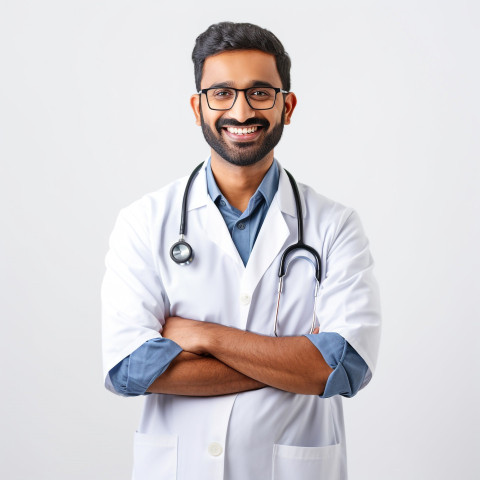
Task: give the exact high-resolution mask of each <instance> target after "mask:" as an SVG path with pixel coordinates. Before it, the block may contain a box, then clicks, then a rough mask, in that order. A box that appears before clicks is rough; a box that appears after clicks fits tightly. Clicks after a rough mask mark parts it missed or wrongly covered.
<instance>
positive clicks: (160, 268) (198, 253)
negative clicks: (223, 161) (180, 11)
mask: <svg viewBox="0 0 480 480" xmlns="http://www.w3.org/2000/svg"><path fill="white" fill-rule="evenodd" d="M185 185H186V178H184V179H181V180H178V181H176V182H174V183H173V184H171V185H169V186H167V187H165V188H162V189H161V190H159V191H157V192H155V193H153V194H150V195H146V196H145V197H143V198H142V199H140V200H139V201H137V202H135V203H134V204H132V205H131V206H129V207H128V208H126V209H124V210H122V211H121V212H120V215H119V217H118V220H117V223H116V225H115V228H114V231H113V233H112V235H111V239H110V251H109V253H108V254H107V259H106V264H107V271H106V274H105V278H104V282H103V287H102V304H103V312H102V313H103V349H104V375H105V385H106V387H107V388H108V389H110V390H112V391H113V387H112V384H111V382H110V379H109V376H108V372H109V370H110V369H111V368H112V367H114V366H115V365H116V364H117V363H118V362H120V361H121V360H122V359H123V358H125V357H126V356H128V355H129V354H130V353H132V352H133V351H134V350H135V349H136V348H138V347H139V346H140V345H142V344H143V343H144V342H145V341H147V340H149V339H152V338H157V337H159V336H160V335H161V330H162V325H163V323H164V319H165V318H167V317H168V316H171V315H176V316H181V317H185V318H190V319H195V320H202V321H209V322H216V323H220V324H223V325H229V326H233V327H236V328H240V329H244V330H249V331H251V332H255V333H259V334H263V335H273V322H274V313H275V304H276V298H277V283H278V276H277V272H278V266H279V261H280V256H281V253H282V252H283V250H284V249H285V248H286V247H287V246H288V245H290V244H292V243H294V242H296V240H297V219H296V209H295V200H294V196H293V192H292V188H291V186H290V183H289V180H288V177H287V176H286V174H285V172H284V171H283V169H281V168H280V180H279V187H278V191H277V194H276V195H275V198H274V199H273V202H272V204H271V206H270V208H269V210H268V213H267V216H266V218H265V220H264V223H263V226H262V228H261V231H260V233H259V235H258V237H257V240H256V243H255V246H254V248H253V250H252V253H251V255H250V259H249V261H248V264H247V265H246V266H244V265H243V263H242V260H241V258H240V256H239V254H238V252H237V250H236V248H235V245H234V243H233V241H232V239H231V237H230V234H229V232H228V229H227V227H226V225H225V222H224V220H223V218H222V216H221V214H220V212H219V211H218V209H217V207H216V206H215V204H214V203H213V202H212V201H211V199H210V197H209V195H208V192H207V187H206V177H205V168H202V169H201V170H200V173H199V175H198V176H197V178H196V179H195V181H194V182H193V184H192V187H191V190H190V195H189V201H188V224H187V235H186V240H187V241H188V242H189V243H190V244H191V245H192V247H193V249H194V251H195V258H194V261H193V262H192V263H191V264H190V265H188V266H179V265H177V264H175V263H174V262H173V261H172V260H171V258H170V255H169V250H170V247H171V245H172V244H173V243H174V242H175V241H176V240H177V239H178V227H179V221H180V207H181V204H182V197H183V192H184V189H185ZM299 189H300V196H301V199H302V205H303V212H304V213H303V215H304V231H305V234H304V237H305V241H306V243H308V244H310V245H312V246H313V247H314V248H316V249H317V250H318V252H319V253H320V256H321V258H322V262H323V266H322V278H323V281H322V284H321V289H320V297H319V299H318V301H317V318H318V321H319V324H320V330H321V331H328V332H337V333H339V334H340V335H342V336H343V337H344V338H345V339H346V340H347V341H348V342H349V343H350V344H351V345H352V346H353V347H354V348H355V349H356V350H357V352H358V353H359V354H360V355H361V356H362V358H363V359H364V360H365V362H366V363H367V365H368V367H369V371H368V374H367V377H366V380H365V382H364V385H366V384H367V383H368V382H369V381H370V378H371V375H372V372H373V371H374V368H375V362H376V358H377V351H378V343H379V335H380V314H379V298H378V292H377V285H376V282H375V280H374V278H373V276H372V264H373V262H372V258H371V255H370V252H369V249H368V241H367V239H366V237H365V236H364V233H363V230H362V227H361V225H360V223H359V220H358V217H357V215H356V213H355V212H354V211H352V210H351V209H349V208H346V207H344V206H342V205H339V204H338V203H335V202H333V201H331V200H329V199H327V198H325V197H323V196H321V195H318V194H317V193H315V192H314V191H313V190H312V189H311V188H309V187H307V186H304V185H301V184H299ZM300 254H301V255H302V256H308V254H305V253H300ZM313 289H314V270H313V266H312V265H311V263H310V262H309V261H305V260H304V259H303V260H299V259H296V260H292V261H291V262H290V264H289V269H288V275H287V277H286V280H285V283H284V293H283V296H282V301H281V307H280V314H279V334H280V335H283V336H287V335H301V334H305V333H308V330H309V327H310V321H311V314H312V309H313ZM159 332H160V333H159ZM313 368H315V365H312V369H313ZM133 478H134V479H135V480H153V479H155V480H163V479H165V480H167V479H168V480H171V479H179V480H191V479H196V480H203V479H205V480H217V479H218V480H220V479H226V480H246V479H248V480H257V479H258V480H265V479H274V480H292V479H300V480H312V479H327V480H340V479H342V480H343V479H346V478H347V470H346V450H345V433H344V424H343V413H342V399H341V397H340V396H335V397H332V398H328V399H322V398H320V397H318V396H315V395H297V394H293V393H288V392H284V391H280V390H277V389H274V388H270V387H267V388H263V389H260V390H256V391H251V392H244V393H239V394H234V395H225V396H218V397H207V398H197V397H182V396H175V395H156V394H153V395H148V396H146V397H145V403H144V410H143V415H142V419H141V422H140V426H139V428H138V431H137V432H136V434H135V440H134V473H133Z"/></svg>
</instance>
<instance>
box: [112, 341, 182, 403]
mask: <svg viewBox="0 0 480 480" xmlns="http://www.w3.org/2000/svg"><path fill="white" fill-rule="evenodd" d="M181 351H182V348H181V347H180V346H179V345H178V344H177V343H175V342H174V341H172V340H170V339H168V338H154V339H152V340H148V341H147V342H145V343H144V344H143V345H141V346H140V347H139V348H137V349H136V350H135V351H134V352H133V353H131V354H130V355H129V356H128V357H126V358H124V359H123V360H122V361H121V362H119V363H118V364H117V365H115V367H113V368H112V369H111V370H110V380H111V382H112V385H113V387H114V388H115V390H116V392H117V393H119V394H120V395H123V396H126V397H132V396H136V395H149V393H148V392H147V388H148V387H149V386H150V385H151V384H152V383H153V382H154V380H155V379H157V378H158V377H159V376H160V375H161V374H162V373H163V372H164V371H165V370H166V369H167V368H168V366H169V365H170V362H171V361H172V360H173V359H174V358H175V357H176V356H177V355H178V354H179V353H180V352H181Z"/></svg>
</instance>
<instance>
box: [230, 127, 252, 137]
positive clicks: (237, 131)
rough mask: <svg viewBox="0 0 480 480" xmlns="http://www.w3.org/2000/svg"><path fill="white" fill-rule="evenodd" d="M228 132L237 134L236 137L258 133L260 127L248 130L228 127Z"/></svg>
mask: <svg viewBox="0 0 480 480" xmlns="http://www.w3.org/2000/svg"><path fill="white" fill-rule="evenodd" d="M227 130H228V131H229V132H230V133H235V134H236V135H246V134H247V133H253V132H256V131H257V130H258V127H248V128H237V127H227Z"/></svg>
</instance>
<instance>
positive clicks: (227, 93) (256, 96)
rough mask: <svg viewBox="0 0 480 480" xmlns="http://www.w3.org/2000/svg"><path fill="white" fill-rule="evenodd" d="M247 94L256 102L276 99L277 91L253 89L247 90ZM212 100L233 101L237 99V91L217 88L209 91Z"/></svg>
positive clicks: (262, 88)
mask: <svg viewBox="0 0 480 480" xmlns="http://www.w3.org/2000/svg"><path fill="white" fill-rule="evenodd" d="M239 91H242V90H239ZM244 91H245V93H246V94H247V97H248V98H249V99H251V100H254V101H256V102H258V101H264V100H271V99H272V98H274V97H275V90H274V89H273V88H269V87H260V88H259V87H253V88H249V89H247V90H244ZM209 94H210V95H211V98H214V99H215V100H219V101H221V100H228V101H230V100H232V99H233V98H235V90H234V89H232V88H215V89H212V90H210V91H209Z"/></svg>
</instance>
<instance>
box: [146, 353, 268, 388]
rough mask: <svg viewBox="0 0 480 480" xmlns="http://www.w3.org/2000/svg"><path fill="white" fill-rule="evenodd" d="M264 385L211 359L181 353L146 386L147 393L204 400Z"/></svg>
mask: <svg viewBox="0 0 480 480" xmlns="http://www.w3.org/2000/svg"><path fill="white" fill-rule="evenodd" d="M264 386H265V385H263V384H262V383H260V382H258V381H256V380H254V379H252V378H249V377H247V376H245V375H242V374H241V373H239V372H237V371H236V370H234V369H232V368H230V367H228V366H227V365H225V364H223V363H222V362H219V361H218V360H216V359H215V358H210V357H201V356H199V355H194V354H193V353H188V352H182V353H180V355H178V356H177V357H176V358H175V359H174V360H173V361H172V362H171V364H170V366H169V367H168V368H167V370H166V371H165V372H164V373H163V374H162V375H161V376H159V377H158V378H157V379H156V380H155V381H154V382H153V383H152V384H151V385H150V386H149V387H148V389H147V392H150V393H167V394H175V395H189V396H198V397H206V396H214V395H226V394H229V393H238V392H244V391H247V390H256V389H258V388H262V387H264Z"/></svg>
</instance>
